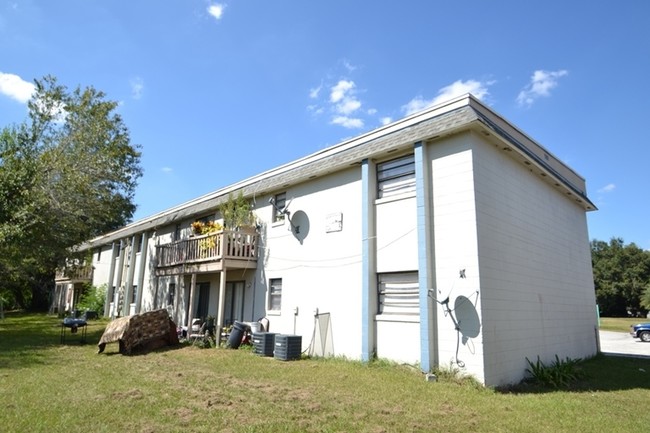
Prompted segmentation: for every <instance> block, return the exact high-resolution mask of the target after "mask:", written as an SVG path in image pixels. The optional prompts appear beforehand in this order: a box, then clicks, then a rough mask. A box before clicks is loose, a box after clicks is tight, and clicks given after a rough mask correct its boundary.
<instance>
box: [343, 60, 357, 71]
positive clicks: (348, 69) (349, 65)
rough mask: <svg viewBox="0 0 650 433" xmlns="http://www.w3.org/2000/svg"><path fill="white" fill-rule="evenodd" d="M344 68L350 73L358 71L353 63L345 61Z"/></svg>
mask: <svg viewBox="0 0 650 433" xmlns="http://www.w3.org/2000/svg"><path fill="white" fill-rule="evenodd" d="M343 67H344V68H345V69H347V71H348V72H354V70H355V69H357V67H356V66H354V65H353V64H352V63H350V62H348V61H347V60H343Z"/></svg>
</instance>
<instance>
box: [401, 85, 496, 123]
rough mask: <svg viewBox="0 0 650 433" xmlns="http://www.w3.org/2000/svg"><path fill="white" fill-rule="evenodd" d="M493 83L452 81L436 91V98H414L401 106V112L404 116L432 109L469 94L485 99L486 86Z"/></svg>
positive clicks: (486, 93)
mask: <svg viewBox="0 0 650 433" xmlns="http://www.w3.org/2000/svg"><path fill="white" fill-rule="evenodd" d="M493 83H494V81H490V82H481V81H476V80H467V81H462V80H458V81H454V82H453V83H451V84H450V85H448V86H445V87H443V88H442V89H440V90H438V96H436V97H435V98H433V99H424V98H423V97H422V96H416V97H415V98H413V99H411V100H410V101H409V102H407V103H406V105H404V106H402V111H403V112H404V113H405V114H406V115H409V114H413V113H415V112H417V111H420V110H424V109H425V108H429V107H432V106H434V105H436V104H439V103H441V102H445V101H448V100H450V99H453V98H456V97H458V96H462V95H465V94H467V93H471V94H472V95H474V96H475V97H477V98H478V99H483V98H485V97H486V96H487V95H488V94H489V92H488V86H490V85H491V84H493Z"/></svg>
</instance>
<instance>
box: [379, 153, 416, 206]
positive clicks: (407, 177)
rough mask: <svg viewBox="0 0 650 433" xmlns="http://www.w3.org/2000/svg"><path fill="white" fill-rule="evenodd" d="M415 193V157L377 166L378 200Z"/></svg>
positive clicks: (410, 156)
mask: <svg viewBox="0 0 650 433" xmlns="http://www.w3.org/2000/svg"><path fill="white" fill-rule="evenodd" d="M412 191H415V156H414V155H407V156H403V157H401V158H397V159H393V160H390V161H386V162H382V163H379V164H377V198H382V197H391V196H395V195H399V194H403V193H405V192H412Z"/></svg>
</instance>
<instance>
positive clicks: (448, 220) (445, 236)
mask: <svg viewBox="0 0 650 433" xmlns="http://www.w3.org/2000/svg"><path fill="white" fill-rule="evenodd" d="M428 155H429V159H430V167H431V188H432V190H431V191H432V204H433V210H432V213H431V215H432V218H433V221H432V224H433V228H434V229H433V237H434V240H433V245H434V257H432V258H431V260H434V262H433V263H434V274H435V287H434V288H433V290H434V292H435V293H434V296H435V299H436V301H438V302H437V303H436V305H435V308H436V315H437V326H438V330H437V337H438V338H437V347H438V362H439V364H440V366H441V367H442V368H454V369H455V368H459V367H460V366H462V368H461V370H462V371H463V372H464V373H469V374H472V375H474V376H475V377H476V378H477V379H479V380H481V381H482V380H483V333H482V328H479V329H478V333H477V332H469V330H467V329H466V326H468V325H470V326H471V327H472V329H473V328H474V327H475V326H480V325H481V324H482V318H481V314H480V301H477V295H476V293H477V291H479V292H480V290H481V287H480V274H479V267H478V261H477V251H478V245H477V232H476V206H475V196H474V184H475V179H474V168H473V151H472V136H471V135H470V134H469V133H464V134H459V135H456V136H453V137H449V138H447V139H445V140H444V141H439V142H434V143H432V144H430V145H429V149H428ZM461 270H464V275H465V278H461V274H460V272H461ZM447 298H449V307H450V308H451V309H452V310H455V309H456V307H458V308H457V311H456V310H455V311H454V312H453V314H454V317H455V318H456V320H457V321H460V323H461V329H462V331H463V332H458V331H457V330H456V326H455V324H454V322H453V320H452V318H451V317H450V315H449V314H447V313H445V308H444V307H443V306H442V305H440V304H439V302H442V301H444V300H445V299H447ZM457 303H460V306H458V305H457ZM472 314H474V315H475V317H473V316H472Z"/></svg>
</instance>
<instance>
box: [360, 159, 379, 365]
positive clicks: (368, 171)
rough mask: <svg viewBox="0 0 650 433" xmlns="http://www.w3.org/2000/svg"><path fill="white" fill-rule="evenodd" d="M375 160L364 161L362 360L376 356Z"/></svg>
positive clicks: (362, 172)
mask: <svg viewBox="0 0 650 433" xmlns="http://www.w3.org/2000/svg"><path fill="white" fill-rule="evenodd" d="M376 179H377V176H376V170H375V164H374V163H373V162H372V161H370V160H368V159H364V160H363V161H361V239H362V240H361V360H362V361H364V362H368V361H370V360H371V359H372V358H373V357H374V356H375V349H376V342H375V340H376V329H375V315H376V314H377V261H376V251H377V248H376V236H375V232H376V228H375V191H377V181H376Z"/></svg>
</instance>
